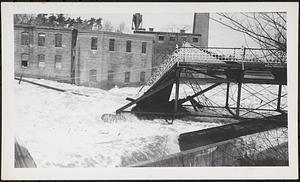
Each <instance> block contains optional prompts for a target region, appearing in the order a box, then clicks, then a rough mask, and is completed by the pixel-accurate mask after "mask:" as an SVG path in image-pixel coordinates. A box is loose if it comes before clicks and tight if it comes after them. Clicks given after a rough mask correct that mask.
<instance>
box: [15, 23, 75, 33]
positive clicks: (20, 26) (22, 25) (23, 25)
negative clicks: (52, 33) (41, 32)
mask: <svg viewBox="0 0 300 182" xmlns="http://www.w3.org/2000/svg"><path fill="white" fill-rule="evenodd" d="M14 27H15V28H38V29H48V30H66V31H71V30H72V28H66V27H50V26H36V25H27V24H15V25H14Z"/></svg>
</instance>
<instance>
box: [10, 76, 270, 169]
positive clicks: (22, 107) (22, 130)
mask: <svg viewBox="0 0 300 182" xmlns="http://www.w3.org/2000/svg"><path fill="white" fill-rule="evenodd" d="M28 80H31V81H35V82H38V83H42V84H46V85H49V86H54V87H57V88H62V89H66V90H68V91H67V92H58V91H54V90H50V89H46V88H43V87H39V86H36V85H33V84H30V83H26V82H22V83H21V84H18V82H17V81H16V82H15V95H16V138H17V140H18V141H20V142H21V143H22V144H23V145H24V146H25V147H26V148H27V149H28V151H29V152H30V154H31V155H32V157H33V159H34V160H35V162H36V164H37V167H42V168H44V167H119V166H128V165H131V164H134V163H136V162H141V161H146V160H152V159H158V158H160V157H163V156H166V155H169V154H173V153H176V152H179V151H180V149H179V146H178V136H179V134H180V133H184V132H189V131H195V130H200V129H204V128H209V127H215V126H218V125H221V124H224V123H222V122H220V120H217V119H215V118H214V119H213V118H206V119H205V118H203V122H192V121H182V120H175V121H174V123H173V124H172V125H168V124H167V123H166V122H165V121H164V120H162V119H155V120H139V119H137V118H136V117H135V116H133V115H130V114H127V115H125V118H126V120H117V121H116V120H113V121H111V122H106V121H103V120H102V119H101V116H102V114H107V113H111V114H113V113H114V112H115V110H117V109H118V108H120V107H122V106H124V105H125V104H127V103H128V101H126V100H125V98H126V97H131V98H136V97H137V93H138V90H139V89H140V88H133V87H130V88H129V87H128V88H113V89H111V90H109V91H105V90H101V89H97V88H89V87H83V86H75V85H70V84H65V83H58V82H55V81H49V80H42V79H28ZM182 88H183V91H182V92H180V93H181V94H182V93H189V92H191V90H189V89H188V88H187V87H182ZM221 91H224V88H222V90H220V91H218V92H216V93H208V96H212V95H213V96H214V98H216V102H217V101H218V100H219V101H222V103H223V102H224V93H221ZM74 92H75V93H80V94H84V95H87V96H83V95H76V94H73V93H74ZM213 92H215V91H213ZM216 94H219V96H218V95H216ZM173 95H174V93H173V94H172V96H171V97H173ZM273 95H274V94H273ZM244 96H245V95H244ZM253 101H254V100H253ZM259 102H260V100H259ZM275 104H276V103H275ZM221 121H222V120H221Z"/></svg>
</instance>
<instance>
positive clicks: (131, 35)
mask: <svg viewBox="0 0 300 182" xmlns="http://www.w3.org/2000/svg"><path fill="white" fill-rule="evenodd" d="M14 27H16V28H22V27H28V28H36V29H48V30H63V31H72V30H73V28H65V27H50V26H36V25H27V24H15V25H14ZM77 30H78V33H79V34H80V33H90V34H111V35H121V36H122V35H125V36H128V37H133V38H134V37H136V38H144V39H147V40H153V38H152V37H149V36H146V35H137V34H127V33H119V32H109V31H92V30H84V29H77Z"/></svg>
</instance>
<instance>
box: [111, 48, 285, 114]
mask: <svg viewBox="0 0 300 182" xmlns="http://www.w3.org/2000/svg"><path fill="white" fill-rule="evenodd" d="M239 51H240V53H239ZM184 85H187V86H189V87H190V88H191V89H192V90H193V92H192V93H188V94H187V93H185V96H184V97H180V96H182V95H183V94H182V93H180V87H183V86H184ZM249 85H259V86H261V87H262V88H263V89H261V88H260V90H257V88H254V89H253V88H250V86H249ZM262 85H263V86H262ZM265 85H267V87H269V85H272V88H273V90H271V91H268V89H267V87H266V86H265ZM286 85H287V64H286V54H285V53H284V52H282V51H279V50H272V49H255V48H242V49H238V48H200V47H196V46H193V45H191V44H188V43H185V44H184V45H183V47H181V48H179V49H177V50H175V51H174V53H173V54H172V55H171V56H170V57H169V58H168V59H167V60H166V61H165V62H164V63H162V64H161V66H160V68H159V69H157V70H156V73H154V74H153V76H152V77H151V79H150V80H149V82H148V83H147V85H146V86H145V87H143V88H142V90H141V92H142V91H144V93H143V94H142V95H141V96H140V97H138V98H136V99H132V98H127V100H129V101H130V103H128V104H127V105H125V106H123V107H121V108H120V109H118V110H117V111H116V113H123V112H130V113H134V114H136V115H137V116H154V117H167V118H173V119H174V118H178V117H183V116H205V117H222V118H226V117H228V118H230V117H231V118H236V119H243V118H253V117H266V116H270V115H274V113H275V114H276V113H277V114H278V113H280V114H282V113H286V108H287V106H284V105H283V104H282V101H281V100H282V99H283V98H286V96H287V93H283V87H284V86H286ZM224 86H225V88H224ZM274 86H276V87H278V89H277V91H278V92H277V93H274ZM220 87H222V88H221V90H223V91H224V92H223V93H222V95H221V97H222V98H223V99H224V101H225V102H224V105H220V103H217V102H216V101H212V99H213V97H214V96H211V97H207V96H205V94H206V93H208V92H211V91H212V90H216V89H217V88H220ZM233 87H236V90H235V91H234V92H233V91H232V88H233ZM145 90H146V91H145ZM265 90H267V91H268V92H271V93H272V96H275V97H273V98H271V97H270V96H269V95H265V93H263V92H264V91H265ZM242 91H247V94H248V95H247V98H251V97H254V98H255V99H256V100H260V102H259V103H256V105H255V104H251V105H250V106H242V105H241V102H242V101H244V102H245V100H247V98H245V97H244V98H243V97H242ZM217 92H220V91H218V90H217ZM173 93H174V94H173ZM249 94H250V95H249ZM173 95H174V98H173V99H171V98H172V96H173ZM230 102H231V103H230ZM187 103H189V104H187ZM244 105H245V104H244ZM248 105H249V104H248ZM132 106H134V107H132ZM266 106H267V107H266ZM130 107H131V110H128V109H129V108H130ZM207 109H209V110H214V112H208V114H207V112H206V111H207ZM218 109H219V110H221V111H220V112H218V113H216V112H215V111H216V110H218ZM205 110H206V111H205ZM270 113H271V114H270Z"/></svg>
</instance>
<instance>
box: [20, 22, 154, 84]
mask: <svg viewBox="0 0 300 182" xmlns="http://www.w3.org/2000/svg"><path fill="white" fill-rule="evenodd" d="M14 34H15V35H14V36H15V61H14V63H15V74H16V75H17V76H20V75H24V76H28V77H35V78H44V79H54V80H57V81H62V82H69V83H75V84H77V85H85V86H92V87H99V88H104V89H109V88H111V87H113V86H115V85H117V86H134V85H140V84H143V83H144V82H145V81H146V80H147V79H149V77H150V76H151V67H152V54H153V49H152V48H153V39H152V38H151V37H149V36H142V35H132V34H123V33H114V32H98V31H97V32H95V31H83V30H76V31H75V30H72V29H67V28H53V27H35V26H26V25H15V27H14Z"/></svg>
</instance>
